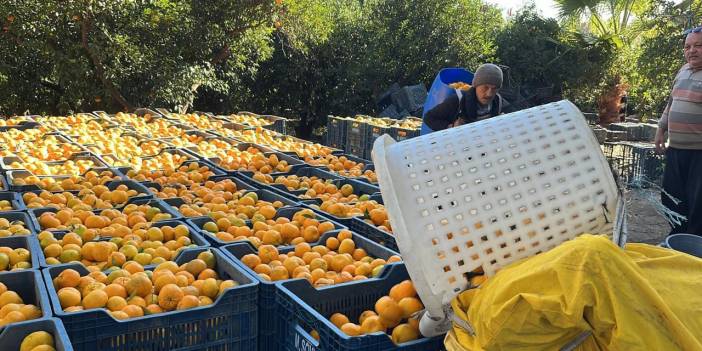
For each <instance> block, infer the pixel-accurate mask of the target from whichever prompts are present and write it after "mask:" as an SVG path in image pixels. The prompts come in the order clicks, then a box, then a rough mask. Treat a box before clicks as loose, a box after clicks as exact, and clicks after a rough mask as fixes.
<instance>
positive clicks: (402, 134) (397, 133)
mask: <svg viewBox="0 0 702 351" xmlns="http://www.w3.org/2000/svg"><path fill="white" fill-rule="evenodd" d="M419 133H420V130H419V129H407V128H400V127H392V131H391V133H390V134H391V135H392V137H393V139H395V140H397V141H403V140H407V139H412V138H415V137H418V136H419Z"/></svg>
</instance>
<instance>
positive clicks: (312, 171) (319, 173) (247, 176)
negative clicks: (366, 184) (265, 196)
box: [239, 166, 343, 201]
mask: <svg viewBox="0 0 702 351" xmlns="http://www.w3.org/2000/svg"><path fill="white" fill-rule="evenodd" d="M290 175H296V176H298V177H318V178H321V179H325V180H326V179H332V180H334V179H343V177H341V176H339V175H337V174H333V173H331V172H328V171H327V170H325V169H322V168H320V167H313V166H304V167H300V168H297V169H295V170H293V171H292V172H288V173H284V174H279V175H276V176H275V177H277V176H290ZM239 176H240V177H241V178H242V179H244V180H246V182H248V183H250V184H253V185H254V186H255V187H257V188H260V189H266V190H270V191H272V192H275V193H278V194H280V195H283V196H285V197H288V198H290V199H292V200H294V201H299V200H300V199H299V198H298V196H299V195H301V194H304V193H305V192H306V191H307V190H288V188H287V187H285V185H283V184H275V183H273V184H266V183H262V182H259V181H257V180H255V179H253V172H241V173H240V174H239ZM275 177H273V178H274V179H275Z"/></svg>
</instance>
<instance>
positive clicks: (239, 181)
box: [141, 175, 258, 210]
mask: <svg viewBox="0 0 702 351" xmlns="http://www.w3.org/2000/svg"><path fill="white" fill-rule="evenodd" d="M227 179H229V180H231V181H232V182H233V183H234V184H235V185H236V188H237V191H238V190H245V191H255V190H258V189H257V188H256V187H253V186H251V185H250V184H248V183H247V182H245V181H244V180H242V179H240V178H238V177H235V176H231V175H217V176H212V177H210V178H208V179H207V180H208V181H213V182H220V181H222V180H227ZM141 184H142V185H143V186H144V187H146V188H147V189H148V190H149V192H151V193H153V194H154V196H156V198H158V199H160V200H163V201H164V202H165V203H167V204H168V205H170V206H171V207H173V208H174V209H176V210H177V209H178V208H179V207H180V205H182V204H184V203H185V201H183V200H182V199H181V198H172V197H171V198H161V197H159V196H158V192H160V191H162V190H163V187H164V186H163V185H161V184H158V183H154V182H142V183H141ZM165 186H167V187H173V188H179V189H191V188H192V187H190V186H187V185H185V184H168V185H165ZM154 189H155V191H154ZM175 199H177V200H179V201H170V200H175Z"/></svg>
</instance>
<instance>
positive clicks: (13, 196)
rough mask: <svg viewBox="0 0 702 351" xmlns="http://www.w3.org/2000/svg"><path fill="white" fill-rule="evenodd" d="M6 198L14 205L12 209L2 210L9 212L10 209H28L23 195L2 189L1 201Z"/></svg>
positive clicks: (0, 193)
mask: <svg viewBox="0 0 702 351" xmlns="http://www.w3.org/2000/svg"><path fill="white" fill-rule="evenodd" d="M2 200H6V201H9V202H10V204H11V205H12V209H11V210H3V211H0V212H9V211H24V210H26V209H27V206H25V204H24V200H22V196H20V194H19V193H16V192H12V191H0V201H2Z"/></svg>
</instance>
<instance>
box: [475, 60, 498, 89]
mask: <svg viewBox="0 0 702 351" xmlns="http://www.w3.org/2000/svg"><path fill="white" fill-rule="evenodd" d="M483 84H492V85H494V86H496V87H497V88H498V89H500V88H502V70H501V69H500V67H498V66H497V65H493V64H492V63H486V64H484V65H481V66H480V67H478V70H477V71H475V76H474V77H473V84H472V85H473V86H474V87H477V86H478V85H483Z"/></svg>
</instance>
